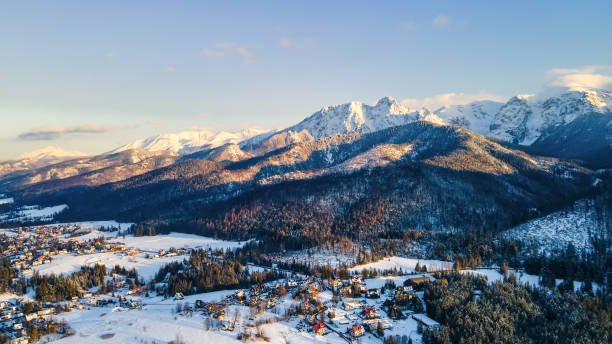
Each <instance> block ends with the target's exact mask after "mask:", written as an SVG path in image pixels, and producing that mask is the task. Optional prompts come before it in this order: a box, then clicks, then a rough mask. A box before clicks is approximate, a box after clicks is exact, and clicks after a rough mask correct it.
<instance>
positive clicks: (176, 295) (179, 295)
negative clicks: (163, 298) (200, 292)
mask: <svg viewBox="0 0 612 344" xmlns="http://www.w3.org/2000/svg"><path fill="white" fill-rule="evenodd" d="M183 298H184V297H183V293H176V294H174V301H180V300H182V299H183Z"/></svg>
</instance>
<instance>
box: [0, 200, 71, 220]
mask: <svg viewBox="0 0 612 344" xmlns="http://www.w3.org/2000/svg"><path fill="white" fill-rule="evenodd" d="M66 208H68V206H67V205H66V204H61V205H55V206H52V207H45V208H41V207H40V206H37V205H26V206H23V207H21V208H19V209H17V210H16V211H14V212H9V213H4V214H0V220H2V221H8V222H17V221H35V220H39V221H49V220H52V219H53V217H54V216H55V215H57V214H59V213H61V212H62V211H64V210H65V209H66Z"/></svg>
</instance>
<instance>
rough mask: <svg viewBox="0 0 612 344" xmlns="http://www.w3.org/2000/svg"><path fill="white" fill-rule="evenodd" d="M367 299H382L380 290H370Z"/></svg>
mask: <svg viewBox="0 0 612 344" xmlns="http://www.w3.org/2000/svg"><path fill="white" fill-rule="evenodd" d="M366 297H367V298H369V299H378V298H379V297H380V290H378V289H368V292H367V293H366Z"/></svg>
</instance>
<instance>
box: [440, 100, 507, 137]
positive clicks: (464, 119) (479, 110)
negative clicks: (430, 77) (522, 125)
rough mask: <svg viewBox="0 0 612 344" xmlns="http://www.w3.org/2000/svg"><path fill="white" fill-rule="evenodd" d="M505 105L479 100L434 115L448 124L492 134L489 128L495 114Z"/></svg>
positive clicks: (446, 107) (445, 108) (454, 106)
mask: <svg viewBox="0 0 612 344" xmlns="http://www.w3.org/2000/svg"><path fill="white" fill-rule="evenodd" d="M502 105H504V103H501V102H496V101H492V100H479V101H475V102H471V103H468V104H463V105H448V106H443V107H441V108H439V109H438V110H435V111H434V113H435V114H436V115H437V116H438V117H440V118H441V119H443V120H444V122H446V123H447V124H455V125H459V126H462V127H464V128H467V129H470V130H471V131H474V132H476V133H479V134H487V133H489V132H490V130H489V127H490V125H491V122H492V121H493V119H494V117H495V114H497V113H498V112H499V109H500V108H501V107H502Z"/></svg>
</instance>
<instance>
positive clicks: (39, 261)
mask: <svg viewBox="0 0 612 344" xmlns="http://www.w3.org/2000/svg"><path fill="white" fill-rule="evenodd" d="M0 235H1V236H2V246H1V247H2V249H3V251H2V252H3V257H4V259H5V261H8V263H9V264H10V267H11V268H12V269H14V271H16V272H17V274H16V275H15V277H14V278H13V282H14V284H16V285H19V284H20V283H21V285H22V286H23V290H22V295H15V294H10V293H9V294H3V298H2V299H1V302H0V329H2V337H1V338H0V339H2V340H3V342H7V343H20V344H21V343H32V342H36V341H37V340H40V338H47V340H48V339H49V338H51V337H49V336H51V334H53V336H55V337H53V338H55V339H61V338H64V339H68V342H70V340H69V339H70V337H71V336H72V335H73V334H74V333H75V332H76V330H75V329H73V328H71V326H70V321H66V319H65V316H66V315H67V314H69V316H68V318H70V317H73V316H74V314H76V313H78V312H89V311H91V310H94V309H102V310H104V312H103V314H113V313H123V314H125V313H130V312H137V313H142V312H148V311H149V310H151V309H156V308H160V307H161V308H162V309H165V310H166V313H173V314H175V316H179V317H189V318H191V317H194V316H195V315H197V316H198V317H201V318H202V320H203V322H204V325H203V326H202V330H203V331H207V332H208V331H218V332H219V333H223V335H224V336H230V338H233V339H236V340H243V341H244V340H246V339H248V338H253V339H256V338H260V337H265V336H266V335H265V334H264V332H265V331H264V332H262V330H261V327H262V326H263V327H264V328H265V326H268V327H270V326H271V325H270V324H271V323H278V324H284V326H285V327H286V328H287V330H289V331H292V332H294V333H301V334H302V335H306V336H310V337H312V339H315V338H319V339H320V340H324V341H326V340H329V341H331V342H335V341H337V340H340V342H348V343H352V342H355V341H359V342H364V340H365V342H381V341H383V340H384V339H385V338H387V337H389V336H396V337H397V338H398V340H401V338H404V339H405V340H408V339H410V340H411V341H412V342H420V338H421V334H422V333H423V331H425V330H428V329H430V330H433V329H436V330H439V324H438V323H437V322H436V321H434V320H432V319H430V318H428V317H427V316H426V315H425V314H424V304H423V292H422V287H423V284H424V283H426V282H429V281H431V280H433V279H434V277H433V275H432V274H427V273H422V272H421V273H416V272H415V271H414V270H413V271H409V270H407V271H405V272H403V271H402V272H401V273H398V272H397V271H395V272H391V271H387V272H386V273H385V274H381V275H376V274H375V273H370V272H368V271H364V273H360V272H358V271H353V272H351V273H350V274H346V273H345V274H342V276H333V277H329V278H325V279H323V278H317V277H314V276H308V275H305V274H301V273H298V272H292V271H287V270H283V271H282V273H281V274H280V275H279V276H284V277H283V278H280V279H278V280H275V281H271V282H267V283H254V284H252V285H251V287H250V288H247V289H236V290H226V291H225V294H224V295H223V296H222V297H219V299H217V300H210V298H209V297H204V298H198V296H200V295H202V296H207V295H206V293H205V294H195V295H189V296H187V295H183V294H182V293H176V294H174V295H168V293H167V289H166V288H167V283H166V282H167V280H164V281H162V282H161V283H154V282H153V281H152V280H151V278H152V275H151V273H149V276H139V275H138V271H137V270H139V271H141V272H142V271H143V270H141V269H140V266H138V267H139V268H134V269H126V268H124V267H122V266H120V265H119V264H117V265H115V266H114V267H113V266H107V269H109V271H108V273H107V274H106V276H105V277H104V281H105V282H104V283H102V286H101V287H96V288H91V289H89V290H82V291H81V292H79V293H78V295H77V296H72V297H67V298H65V299H64V300H61V301H57V300H56V301H54V302H49V301H45V302H43V301H41V300H40V295H37V291H36V290H33V289H32V288H30V287H29V286H30V283H29V281H28V280H29V279H31V278H33V277H35V276H38V275H39V274H40V273H41V272H43V273H44V271H45V270H44V269H45V268H46V266H50V265H52V264H55V263H54V261H55V260H57V259H59V258H62V257H66V258H70V259H77V258H78V257H82V256H84V257H95V256H96V255H100V254H111V255H112V256H113V257H120V258H121V257H123V258H121V259H124V258H125V259H128V261H126V262H134V260H133V259H134V257H136V258H138V259H140V260H142V261H146V262H154V261H156V260H160V259H171V260H170V261H172V260H174V261H176V260H180V259H183V258H184V257H187V255H189V254H190V253H191V252H192V250H193V249H194V248H189V247H182V248H174V247H169V248H168V249H162V248H160V249H152V248H151V247H147V248H146V249H138V248H136V247H133V246H134V245H131V246H130V247H127V246H126V245H125V243H123V242H120V241H115V240H116V238H119V237H121V236H123V237H124V238H125V233H121V232H120V231H118V230H117V229H115V228H105V227H100V228H97V229H93V230H92V229H91V228H85V227H82V226H81V225H79V224H72V225H48V226H32V227H20V228H14V229H10V230H5V231H4V233H3V234H0ZM128 239H130V238H129V237H128ZM145 246H146V245H145ZM219 252H220V251H219ZM210 257H211V259H213V260H216V261H220V260H222V258H221V255H219V254H216V255H215V254H213V253H212V251H211V254H210ZM62 259H64V258H62ZM90 262H91V263H90V264H89V266H97V263H95V265H94V263H93V262H92V261H90ZM96 262H97V261H96ZM248 268H249V269H251V270H252V271H264V270H269V268H268V267H257V266H249V267H248ZM52 271H54V270H52ZM146 277H148V281H146V280H145V278H146ZM366 277H368V278H366ZM212 294H214V293H212ZM7 295H8V296H7ZM37 298H38V300H37ZM33 331H34V333H35V334H34V335H33V334H32V332H33ZM45 335H46V337H45Z"/></svg>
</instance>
